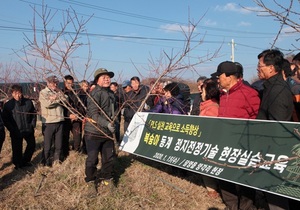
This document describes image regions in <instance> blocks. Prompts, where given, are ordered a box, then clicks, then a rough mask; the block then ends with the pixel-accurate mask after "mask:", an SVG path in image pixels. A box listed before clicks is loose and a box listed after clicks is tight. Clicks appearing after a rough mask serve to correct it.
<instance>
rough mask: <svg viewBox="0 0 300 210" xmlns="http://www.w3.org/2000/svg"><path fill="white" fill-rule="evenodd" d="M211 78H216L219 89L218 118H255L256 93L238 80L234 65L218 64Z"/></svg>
mask: <svg viewBox="0 0 300 210" xmlns="http://www.w3.org/2000/svg"><path fill="white" fill-rule="evenodd" d="M211 76H212V77H217V78H218V82H219V85H220V88H221V97H220V108H219V117H230V118H245V119H255V118H256V116H257V113H258V108H259V105H260V99H259V96H258V93H257V92H256V91H255V90H254V89H253V88H251V87H249V86H247V85H245V84H243V81H242V80H240V79H239V72H238V70H237V67H236V65H235V63H233V62H231V61H225V62H222V63H220V64H219V66H218V69H217V72H215V73H213V74H211Z"/></svg>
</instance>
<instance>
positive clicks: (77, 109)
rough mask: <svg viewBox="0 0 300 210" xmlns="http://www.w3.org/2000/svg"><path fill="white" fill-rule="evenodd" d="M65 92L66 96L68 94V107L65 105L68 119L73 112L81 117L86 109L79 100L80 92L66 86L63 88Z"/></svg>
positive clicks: (65, 114) (65, 113)
mask: <svg viewBox="0 0 300 210" xmlns="http://www.w3.org/2000/svg"><path fill="white" fill-rule="evenodd" d="M63 92H64V94H65V95H66V96H68V104H67V107H65V106H64V116H65V117H66V119H68V118H69V117H70V115H71V114H75V115H77V116H79V117H80V116H82V115H84V114H85V109H84V107H83V106H82V104H81V103H80V101H79V100H80V96H79V94H77V93H75V92H73V91H72V90H69V89H66V88H65V89H64V90H63Z"/></svg>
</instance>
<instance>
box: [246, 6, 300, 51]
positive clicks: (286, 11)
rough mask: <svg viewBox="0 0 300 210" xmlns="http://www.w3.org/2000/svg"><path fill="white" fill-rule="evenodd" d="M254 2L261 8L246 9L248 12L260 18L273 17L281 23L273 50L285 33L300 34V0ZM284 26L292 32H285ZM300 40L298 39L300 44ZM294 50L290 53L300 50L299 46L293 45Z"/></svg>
mask: <svg viewBox="0 0 300 210" xmlns="http://www.w3.org/2000/svg"><path fill="white" fill-rule="evenodd" d="M253 2H254V3H255V4H256V5H257V6H258V7H259V8H260V9H259V10H256V9H249V8H246V7H244V8H245V9H247V10H251V11H253V12H256V13H257V14H258V16H264V17H272V18H274V20H275V21H278V22H279V30H278V33H277V35H276V37H275V39H274V41H273V43H272V46H271V48H273V47H274V46H275V44H276V42H277V40H278V38H279V36H280V35H281V34H283V33H288V34H298V33H299V32H300V22H299V17H300V11H299V8H300V7H299V6H300V1H299V0H287V1H278V0H272V1H269V0H253ZM284 26H287V27H290V28H291V30H289V31H288V32H284V31H283V29H284ZM299 40H300V39H299V38H297V39H296V41H297V42H298V41H299ZM292 47H293V48H294V49H289V50H290V51H295V50H299V49H300V48H299V46H296V45H294V44H292Z"/></svg>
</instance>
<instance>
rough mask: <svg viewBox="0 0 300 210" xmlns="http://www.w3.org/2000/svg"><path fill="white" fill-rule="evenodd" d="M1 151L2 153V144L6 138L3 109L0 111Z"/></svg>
mask: <svg viewBox="0 0 300 210" xmlns="http://www.w3.org/2000/svg"><path fill="white" fill-rule="evenodd" d="M0 112H1V113H0V153H1V150H2V145H3V143H4V140H5V128H4V123H3V120H2V117H1V116H2V110H1V111H0Z"/></svg>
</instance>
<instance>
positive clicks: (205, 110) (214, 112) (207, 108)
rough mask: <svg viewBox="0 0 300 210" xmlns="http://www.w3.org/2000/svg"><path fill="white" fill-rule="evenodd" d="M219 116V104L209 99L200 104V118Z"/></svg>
mask: <svg viewBox="0 0 300 210" xmlns="http://www.w3.org/2000/svg"><path fill="white" fill-rule="evenodd" d="M218 114H219V104H218V102H217V101H216V100H214V99H209V100H207V101H203V102H201V103H200V114H199V115H200V116H212V117H217V116H218Z"/></svg>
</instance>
